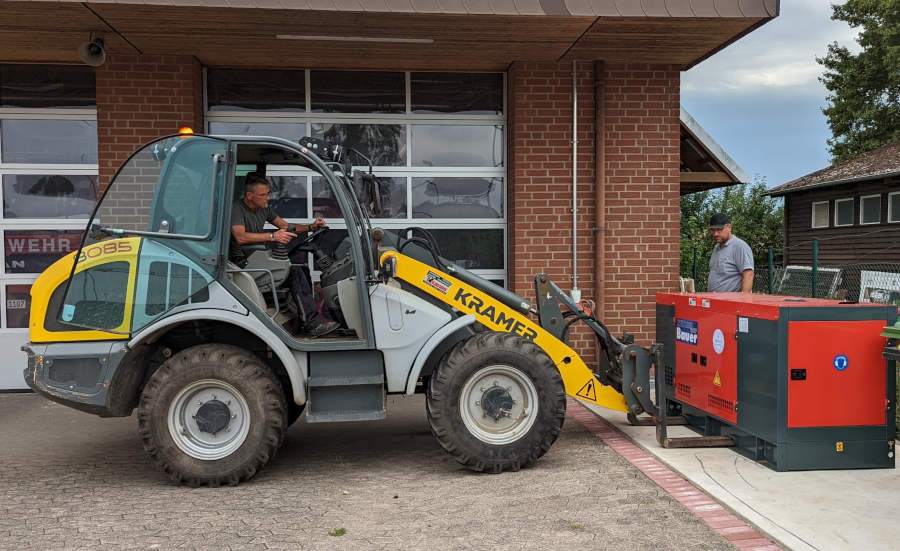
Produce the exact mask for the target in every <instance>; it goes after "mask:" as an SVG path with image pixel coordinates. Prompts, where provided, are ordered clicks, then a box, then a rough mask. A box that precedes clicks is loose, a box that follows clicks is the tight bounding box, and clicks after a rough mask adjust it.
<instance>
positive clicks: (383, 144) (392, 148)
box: [311, 123, 406, 166]
mask: <svg viewBox="0 0 900 551" xmlns="http://www.w3.org/2000/svg"><path fill="white" fill-rule="evenodd" d="M311 126H312V137H313V138H318V139H320V140H325V141H326V142H327V143H329V144H343V145H344V147H347V148H352V149H356V150H359V152H360V153H362V154H363V155H365V156H366V157H368V158H369V159H371V160H372V164H373V165H375V166H403V165H405V164H406V126H405V125H402V124H331V123H324V124H321V123H317V124H313V125H311ZM351 161H352V162H353V163H354V164H363V163H362V162H361V160H358V159H356V158H354V157H353V156H352V153H351Z"/></svg>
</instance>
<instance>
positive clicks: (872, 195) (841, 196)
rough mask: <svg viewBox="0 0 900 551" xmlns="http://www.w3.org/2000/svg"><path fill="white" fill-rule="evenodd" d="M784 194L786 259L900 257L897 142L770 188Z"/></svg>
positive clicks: (826, 261)
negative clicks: (816, 242) (816, 253)
mask: <svg viewBox="0 0 900 551" xmlns="http://www.w3.org/2000/svg"><path fill="white" fill-rule="evenodd" d="M769 195H771V196H773V197H784V220H785V244H784V245H785V247H784V264H785V265H788V264H793V265H807V266H808V265H810V264H811V263H812V260H813V258H812V257H813V241H814V240H817V241H818V260H819V263H820V264H823V265H846V264H872V263H884V262H900V143H895V144H892V145H887V146H884V147H881V148H879V149H876V150H874V151H870V152H868V153H864V154H862V155H859V156H858V157H855V158H853V159H850V160H848V161H845V162H843V163H840V164H837V165H834V166H831V167H828V168H825V169H822V170H819V171H817V172H813V173H812V174H807V175H806V176H803V177H801V178H797V179H796V180H793V181H791V182H788V183H786V184H783V185H780V186H778V187H775V188H773V189H771V190H770V191H769Z"/></svg>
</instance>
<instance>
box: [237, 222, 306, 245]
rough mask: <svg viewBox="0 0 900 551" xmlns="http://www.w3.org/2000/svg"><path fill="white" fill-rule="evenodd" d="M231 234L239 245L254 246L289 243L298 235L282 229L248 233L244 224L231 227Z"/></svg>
mask: <svg viewBox="0 0 900 551" xmlns="http://www.w3.org/2000/svg"><path fill="white" fill-rule="evenodd" d="M282 222H284V220H282ZM285 226H287V223H285ZM231 233H232V235H234V238H235V240H237V242H238V245H252V244H253V243H267V242H269V241H277V242H278V243H289V242H290V241H291V239H293V238H295V237H297V234H296V233H292V232H289V231H287V229H286V228H280V229H279V230H278V231H274V232H263V233H251V232H248V231H247V228H245V227H244V225H243V224H240V225H238V226H231Z"/></svg>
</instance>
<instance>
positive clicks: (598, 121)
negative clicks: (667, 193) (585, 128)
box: [594, 61, 606, 319]
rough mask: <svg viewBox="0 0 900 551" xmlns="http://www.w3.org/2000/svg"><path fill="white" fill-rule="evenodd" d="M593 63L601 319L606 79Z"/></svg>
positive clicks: (596, 260)
mask: <svg viewBox="0 0 900 551" xmlns="http://www.w3.org/2000/svg"><path fill="white" fill-rule="evenodd" d="M604 69H605V66H604V64H603V62H602V61H595V62H594V300H595V306H596V312H597V314H598V315H599V316H601V319H602V318H603V316H604V314H605V310H606V78H605V77H604V74H603V73H604Z"/></svg>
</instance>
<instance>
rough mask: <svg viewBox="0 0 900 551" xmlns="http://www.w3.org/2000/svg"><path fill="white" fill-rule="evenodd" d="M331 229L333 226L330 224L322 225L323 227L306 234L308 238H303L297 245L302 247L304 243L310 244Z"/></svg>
mask: <svg viewBox="0 0 900 551" xmlns="http://www.w3.org/2000/svg"><path fill="white" fill-rule="evenodd" d="M330 229H331V228H329V227H328V226H322V227H321V228H319V229H317V230H315V231H313V232H310V233H308V234H306V238H305V239H303V240H301V241H300V242H299V243H298V244H297V245H296V246H297V247H302V246H303V245H309V244H310V243H312V242H313V241H315V240H316V239H318V238H320V237H322V236H323V235H324V234H326V233H328V230H330ZM292 248H293V247H292Z"/></svg>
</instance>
